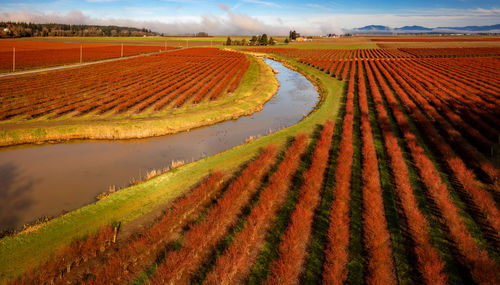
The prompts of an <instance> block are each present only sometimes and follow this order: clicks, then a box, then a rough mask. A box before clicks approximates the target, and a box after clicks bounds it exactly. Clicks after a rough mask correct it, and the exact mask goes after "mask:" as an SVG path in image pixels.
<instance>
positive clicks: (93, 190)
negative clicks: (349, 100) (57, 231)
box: [0, 59, 319, 230]
mask: <svg viewBox="0 0 500 285" xmlns="http://www.w3.org/2000/svg"><path fill="white" fill-rule="evenodd" d="M264 60H265V62H266V63H267V64H268V65H270V66H271V67H272V68H273V69H275V70H277V71H278V72H279V73H278V74H277V75H276V76H277V79H278V81H279V83H280V87H279V89H278V92H277V94H276V95H275V96H274V97H273V98H272V99H271V100H270V101H268V102H267V103H266V104H265V105H264V107H263V109H262V111H260V112H257V113H254V114H252V115H251V116H247V117H241V118H239V119H237V120H233V121H227V122H223V123H219V124H216V125H213V126H208V127H203V128H199V129H194V130H191V131H189V132H183V133H179V134H174V135H167V136H162V137H155V138H149V139H136V140H119V141H80V142H70V143H61V144H45V145H26V146H22V147H8V148H0V201H1V207H0V230H2V229H19V228H21V227H22V225H23V224H25V223H28V222H32V221H34V220H35V219H37V218H39V217H42V216H56V215H59V214H61V213H63V212H65V211H71V210H74V209H77V208H80V207H82V206H84V205H86V204H89V203H92V202H94V201H95V199H96V198H95V197H96V196H97V195H98V194H99V193H102V192H105V191H107V190H108V189H109V187H110V186H112V185H115V186H116V187H117V188H119V187H123V186H127V185H129V183H130V182H131V181H132V180H133V179H134V178H139V177H144V175H145V174H146V173H147V172H148V171H150V170H153V169H163V168H164V167H166V166H169V165H170V164H171V162H172V161H186V162H191V161H193V160H198V159H200V158H203V157H204V156H208V155H212V154H216V153H219V152H222V151H224V150H227V149H230V148H232V147H234V146H237V145H240V144H242V143H244V142H245V140H247V139H248V138H249V137H252V136H253V137H256V136H264V135H267V134H269V133H270V132H274V131H277V130H279V129H281V128H283V127H288V126H291V125H293V124H296V123H297V122H298V121H300V120H301V119H302V118H303V117H304V116H305V115H307V114H308V113H310V112H311V111H312V110H313V108H314V107H315V106H316V104H317V103H318V100H319V95H318V93H317V91H316V90H315V88H314V86H313V84H312V83H311V82H309V81H308V80H307V79H306V78H305V77H304V76H303V75H301V74H300V73H298V72H296V71H293V70H290V69H288V68H286V67H284V66H283V65H282V64H281V63H279V62H277V61H273V60H270V59H264Z"/></svg>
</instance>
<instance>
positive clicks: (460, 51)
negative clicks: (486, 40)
mask: <svg viewBox="0 0 500 285" xmlns="http://www.w3.org/2000/svg"><path fill="white" fill-rule="evenodd" d="M399 50H401V51H403V52H406V53H409V54H411V55H413V56H415V57H464V56H465V57H470V56H499V55H500V48H497V47H481V48H400V49H399Z"/></svg>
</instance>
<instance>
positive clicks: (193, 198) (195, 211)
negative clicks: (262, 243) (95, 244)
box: [87, 172, 227, 284]
mask: <svg viewBox="0 0 500 285" xmlns="http://www.w3.org/2000/svg"><path fill="white" fill-rule="evenodd" d="M226 177H227V174H225V173H224V172H215V173H213V174H211V175H210V176H209V177H208V178H207V179H206V180H205V181H203V182H202V183H201V184H200V185H199V186H198V187H196V188H195V189H193V190H192V191H191V192H190V193H188V194H187V195H186V196H184V197H182V198H180V199H178V200H177V201H175V202H174V204H173V205H172V206H171V207H170V209H168V211H166V212H165V213H164V214H163V216H162V217H161V218H160V219H159V220H158V221H157V222H155V223H154V224H153V225H152V226H151V227H150V228H149V229H147V230H144V231H143V232H141V235H140V236H139V237H138V238H137V239H132V240H129V241H128V242H127V243H125V244H123V245H122V246H121V248H120V249H119V250H118V251H116V252H113V254H111V255H108V256H107V258H106V261H105V263H104V264H103V265H99V266H96V267H93V268H92V269H91V270H90V271H89V272H88V273H87V274H90V275H92V276H94V278H95V279H94V280H93V281H92V282H91V283H93V284H111V283H114V282H118V283H123V282H127V281H130V280H131V279H133V278H134V276H135V275H136V274H137V273H139V272H141V271H142V270H145V269H146V268H147V267H148V266H149V265H150V264H152V263H153V262H154V260H155V259H156V258H157V256H158V254H159V253H160V252H161V251H162V250H164V248H165V246H166V245H167V244H169V243H171V242H174V241H175V240H176V239H177V238H178V236H179V233H180V231H181V229H182V228H183V227H185V226H186V225H187V224H188V223H189V222H190V221H192V220H195V219H196V218H197V217H198V216H199V215H200V214H201V212H202V211H203V210H204V209H205V208H206V207H207V206H208V205H209V204H210V203H211V201H212V199H214V197H216V195H217V194H218V193H219V192H220V190H221V189H222V187H223V181H224V179H225V178H226Z"/></svg>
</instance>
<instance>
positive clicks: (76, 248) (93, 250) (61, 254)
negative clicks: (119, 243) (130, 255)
mask: <svg viewBox="0 0 500 285" xmlns="http://www.w3.org/2000/svg"><path fill="white" fill-rule="evenodd" d="M114 242H115V240H114V233H113V229H112V228H111V227H110V226H104V227H102V228H101V229H99V230H98V231H97V233H95V234H92V235H87V236H86V237H84V238H83V239H79V240H75V241H73V242H72V243H71V244H70V245H69V246H67V247H64V248H62V249H60V250H59V251H58V252H57V253H56V254H54V256H52V257H51V258H50V259H49V260H48V261H46V262H45V263H43V264H42V265H40V266H39V267H38V268H37V269H36V270H29V271H28V272H26V273H25V274H24V275H23V276H22V277H21V278H19V279H16V280H13V281H12V282H11V283H10V284H30V285H31V284H54V282H59V281H60V280H62V279H63V278H64V277H65V276H66V275H67V274H68V273H70V272H71V270H72V269H73V268H74V267H78V266H79V265H80V264H82V263H86V262H87V261H88V260H89V259H93V258H95V257H97V256H98V255H100V254H101V253H103V252H104V251H105V250H106V249H107V248H109V247H110V246H111V244H112V243H114Z"/></svg>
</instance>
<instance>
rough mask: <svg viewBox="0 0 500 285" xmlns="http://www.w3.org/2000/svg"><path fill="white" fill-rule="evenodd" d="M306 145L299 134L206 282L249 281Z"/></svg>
mask: <svg viewBox="0 0 500 285" xmlns="http://www.w3.org/2000/svg"><path fill="white" fill-rule="evenodd" d="M306 146H307V135H306V134H299V135H297V137H296V138H295V141H294V143H293V144H292V145H291V146H290V148H289V149H288V150H287V152H286V154H285V158H284V159H283V161H282V162H281V163H280V165H279V167H278V169H277V170H276V172H274V173H273V174H272V176H271V177H270V178H269V185H268V186H267V187H266V188H264V189H263V190H262V192H261V193H260V196H259V200H258V202H257V204H256V205H255V206H254V207H253V208H252V210H251V212H250V214H249V215H248V218H247V221H246V223H245V226H244V227H243V229H242V230H241V231H240V232H238V233H237V234H236V237H235V238H234V240H233V242H232V243H231V245H230V246H229V247H228V248H227V250H225V251H224V253H223V254H222V256H220V257H219V258H218V259H217V261H216V263H215V266H214V268H213V270H212V271H211V272H210V273H208V275H207V278H206V280H205V283H207V284H234V283H244V282H245V280H246V279H247V278H248V275H249V274H250V271H251V269H252V265H253V264H254V262H255V260H256V258H257V256H258V254H259V252H260V249H261V247H262V245H263V244H264V240H265V238H266V234H267V232H268V231H269V229H270V228H271V226H272V225H273V221H274V219H275V216H276V213H277V212H278V210H279V209H280V208H281V206H282V204H283V202H284V201H285V199H286V197H287V196H288V193H289V191H288V190H289V189H290V185H291V184H292V179H291V178H292V176H293V174H294V173H295V172H296V170H297V168H298V167H299V165H300V157H301V155H302V154H303V153H304V152H305V149H306ZM200 242H202V241H200Z"/></svg>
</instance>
